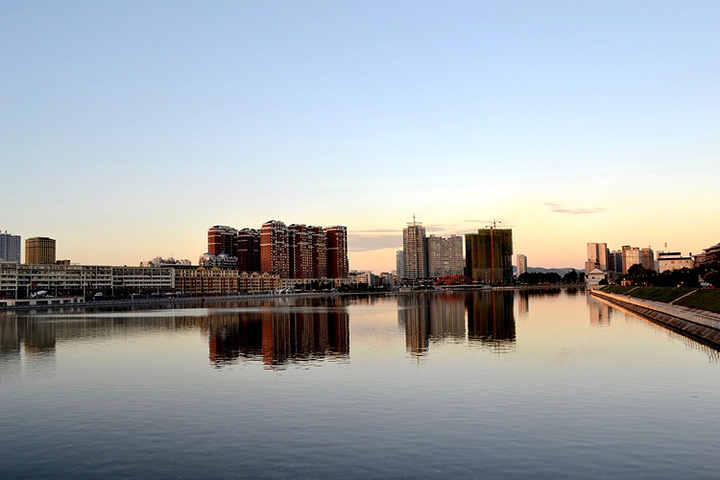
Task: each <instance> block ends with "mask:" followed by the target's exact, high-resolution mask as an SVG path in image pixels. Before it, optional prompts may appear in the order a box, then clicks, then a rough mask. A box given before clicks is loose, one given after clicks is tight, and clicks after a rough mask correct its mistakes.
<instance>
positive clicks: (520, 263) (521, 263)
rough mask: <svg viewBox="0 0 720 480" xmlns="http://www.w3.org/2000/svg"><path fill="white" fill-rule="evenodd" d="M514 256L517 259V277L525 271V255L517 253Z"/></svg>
mask: <svg viewBox="0 0 720 480" xmlns="http://www.w3.org/2000/svg"><path fill="white" fill-rule="evenodd" d="M515 258H516V259H517V276H518V277H519V276H520V275H522V274H523V273H527V257H526V256H525V255H523V254H522V253H518V254H517V256H516V257H515Z"/></svg>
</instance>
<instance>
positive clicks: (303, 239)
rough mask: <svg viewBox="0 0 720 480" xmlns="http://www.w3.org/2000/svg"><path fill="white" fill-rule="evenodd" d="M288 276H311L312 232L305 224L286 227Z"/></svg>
mask: <svg viewBox="0 0 720 480" xmlns="http://www.w3.org/2000/svg"><path fill="white" fill-rule="evenodd" d="M288 245H289V249H290V278H313V254H312V253H313V252H312V247H313V245H312V233H311V231H310V229H309V228H308V227H307V225H302V224H292V225H290V226H289V227H288Z"/></svg>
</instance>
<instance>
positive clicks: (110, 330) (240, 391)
mask: <svg viewBox="0 0 720 480" xmlns="http://www.w3.org/2000/svg"><path fill="white" fill-rule="evenodd" d="M128 313H132V314H131V315H128ZM719 369H720V365H719V363H718V354H717V352H716V351H715V350H713V349H710V348H708V347H705V346H702V345H699V344H697V343H695V342H693V341H691V340H688V339H685V338H684V337H681V336H679V335H677V334H675V333H672V332H669V331H667V330H664V329H662V328H660V327H658V326H656V325H653V324H651V323H649V322H647V321H645V320H642V319H639V318H637V317H634V316H632V315H629V314H626V313H625V312H622V311H620V310H617V309H615V308H614V307H611V306H609V305H608V304H606V303H604V302H601V301H599V300H596V299H594V298H590V297H586V295H585V294H584V293H583V292H560V291H558V292H554V293H551V294H547V293H546V294H535V293H528V292H521V293H517V292H512V291H506V292H494V293H487V292H485V293H474V294H465V293H449V294H420V295H407V296H399V297H333V298H330V299H322V298H312V299H289V298H283V299H279V300H254V301H252V302H249V303H244V304H232V305H230V304H226V305H217V306H211V307H208V308H204V309H186V310H170V309H167V310H163V311H162V314H160V312H159V311H152V312H119V314H112V313H111V314H108V313H101V314H93V313H64V314H43V315H7V314H6V315H4V316H0V394H1V395H2V397H1V398H2V399H3V401H2V405H1V406H0V409H2V414H3V415H2V418H3V421H2V422H1V423H0V435H2V438H3V439H6V442H5V446H4V448H3V450H2V453H0V474H2V475H3V477H6V478H12V477H35V478H42V477H46V478H57V477H69V476H81V477H101V476H102V477H116V478H129V477H155V478H167V477H177V478H198V477H204V478H208V477H212V478H233V477H241V476H249V477H258V476H267V477H271V478H297V477H320V478H323V477H324V478H327V477H333V478H336V477H340V476H343V477H370V478H388V477H395V478H415V477H426V478H428V477H429V478H447V477H449V476H450V477H461V478H474V477H483V478H513V477H514V478H521V477H522V478H527V477H552V478H555V477H565V478H608V477H610V478H613V477H614V478H620V477H622V478H627V477H639V476H647V477H651V478H678V477H680V476H684V477H692V478H713V477H716V476H717V472H718V471H719V468H720V463H719V462H718V460H717V454H716V448H715V446H716V445H718V444H720V428H719V427H720V414H718V413H717V405H718V400H720V375H718V374H719V373H720V370H719Z"/></svg>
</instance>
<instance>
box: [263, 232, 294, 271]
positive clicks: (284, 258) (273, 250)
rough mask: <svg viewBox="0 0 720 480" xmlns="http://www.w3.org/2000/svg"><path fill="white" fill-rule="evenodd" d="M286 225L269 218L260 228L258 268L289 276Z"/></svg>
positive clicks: (288, 245) (288, 249)
mask: <svg viewBox="0 0 720 480" xmlns="http://www.w3.org/2000/svg"><path fill="white" fill-rule="evenodd" d="M289 240H290V238H289V234H288V228H287V226H286V225H285V224H284V223H283V222H281V221H279V220H269V221H267V222H265V223H263V225H262V228H261V229H260V270H261V271H263V272H268V273H275V274H277V275H279V276H280V278H290V244H289Z"/></svg>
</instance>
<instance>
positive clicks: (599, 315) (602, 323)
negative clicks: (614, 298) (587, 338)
mask: <svg viewBox="0 0 720 480" xmlns="http://www.w3.org/2000/svg"><path fill="white" fill-rule="evenodd" d="M587 304H588V313H589V315H590V325H593V326H596V327H608V326H610V312H611V309H610V305H609V304H607V303H605V302H601V301H600V300H598V299H596V298H595V297H592V296H590V295H588V296H587Z"/></svg>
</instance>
